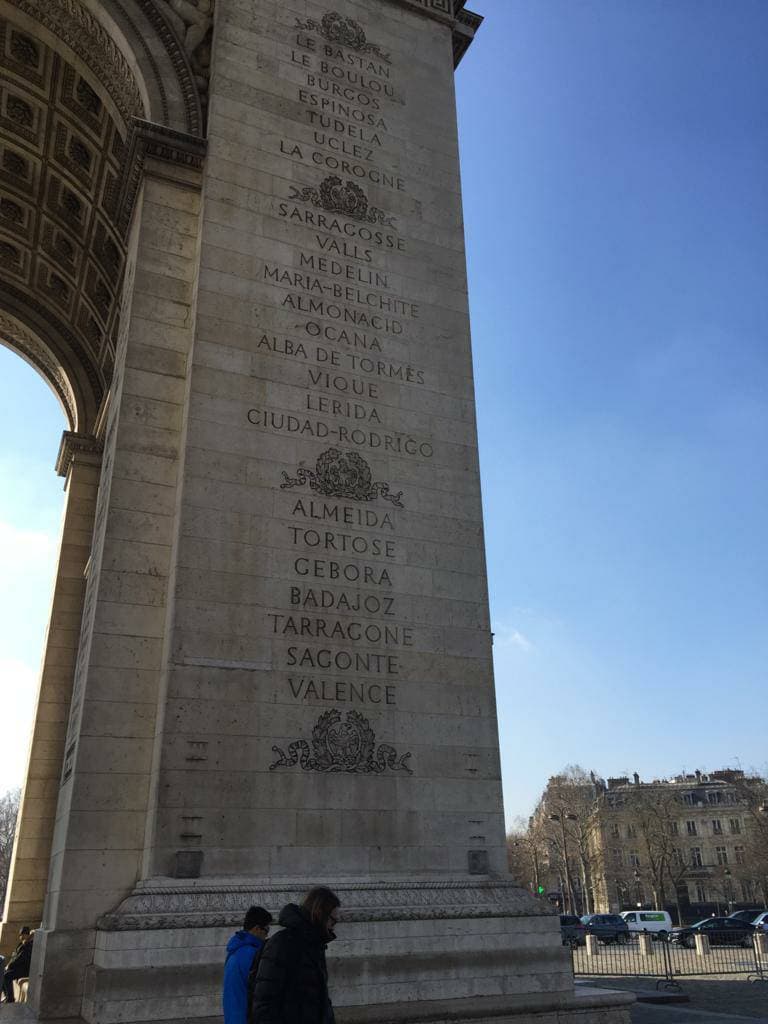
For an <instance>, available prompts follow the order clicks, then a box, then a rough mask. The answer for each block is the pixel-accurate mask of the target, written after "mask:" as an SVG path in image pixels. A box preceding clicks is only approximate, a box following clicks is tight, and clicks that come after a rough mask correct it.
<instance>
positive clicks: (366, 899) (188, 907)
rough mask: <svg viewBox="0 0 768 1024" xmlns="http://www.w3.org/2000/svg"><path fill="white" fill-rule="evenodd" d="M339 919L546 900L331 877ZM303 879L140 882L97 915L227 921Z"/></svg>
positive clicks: (496, 912) (300, 889) (457, 911)
mask: <svg viewBox="0 0 768 1024" xmlns="http://www.w3.org/2000/svg"><path fill="white" fill-rule="evenodd" d="M330 884H332V887H333V889H334V891H335V892H336V893H338V895H339V898H340V900H341V904H342V914H343V917H344V920H345V921H431V920H443V919H455V920H461V919H467V918H493V917H533V916H539V917H541V916H544V915H546V914H547V913H548V908H547V907H543V906H542V904H541V903H540V901H538V900H535V899H534V898H533V897H532V896H531V895H530V893H528V892H526V891H525V890H524V889H522V888H520V886H518V885H515V884H514V883H513V882H510V881H506V880H502V879H493V880H478V881H474V882H472V881H468V880H456V881H452V880H445V881H442V880H441V881H434V880H425V881H419V882H398V881H395V882H384V881H382V882H378V883H368V882H332V883H330ZM307 888H308V887H307V885H306V884H303V883H299V882H296V883H295V884H290V883H288V884H282V885H278V884H267V885H258V884H250V885H249V884H246V883H237V882H232V883H229V884H228V883H220V884H213V883H202V884H201V883H194V884H189V885H179V884H178V882H177V881H174V882H172V883H171V884H169V885H149V884H142V885H140V886H139V887H137V888H136V889H135V890H134V892H133V893H132V894H131V895H130V896H129V897H128V898H127V899H125V900H123V902H122V903H121V904H120V906H119V907H118V908H117V909H116V910H115V911H114V912H112V913H111V914H106V915H104V916H103V917H102V918H101V919H100V920H99V922H98V928H99V929H101V930H103V931H135V930H143V929H148V928H153V929H154V928H218V927H221V928H223V927H229V926H231V925H233V924H236V923H237V922H238V921H240V920H241V919H242V914H243V907H244V906H250V905H257V906H263V907H266V908H267V909H268V910H270V911H271V912H272V913H273V914H274V915H275V916H277V914H278V912H279V911H280V909H281V908H282V907H283V906H285V904H286V903H298V902H301V900H302V899H303V897H304V895H305V893H306V890H307Z"/></svg>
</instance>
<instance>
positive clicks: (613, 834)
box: [611, 821, 619, 839]
mask: <svg viewBox="0 0 768 1024" xmlns="http://www.w3.org/2000/svg"><path fill="white" fill-rule="evenodd" d="M611 838H612V839H618V838H619V825H618V822H615V821H614V822H613V824H612V825H611Z"/></svg>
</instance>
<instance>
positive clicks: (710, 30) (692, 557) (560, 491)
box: [0, 0, 768, 819]
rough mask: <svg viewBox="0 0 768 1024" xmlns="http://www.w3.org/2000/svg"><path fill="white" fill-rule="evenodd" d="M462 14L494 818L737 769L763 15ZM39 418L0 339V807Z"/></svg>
mask: <svg viewBox="0 0 768 1024" xmlns="http://www.w3.org/2000/svg"><path fill="white" fill-rule="evenodd" d="M469 6H471V7H474V8H475V9H477V10H478V11H479V12H480V13H482V14H485V15H486V19H487V20H486V23H485V25H484V26H483V27H482V29H481V31H480V33H479V34H478V37H477V40H476V42H475V44H474V45H473V47H472V49H471V50H470V51H469V53H468V54H467V56H466V57H465V58H464V61H463V63H462V65H461V67H460V69H459V72H458V74H457V90H458V102H459V117H460V135H461V142H462V174H463V185H464V200H465V221H466V229H467V244H468V255H469V274H470V296H471V307H472V325H473V338H474V355H475V364H476V379H477V397H478V422H479V431H480V446H481V448H480V450H481V463H482V471H483V488H484V503H485V510H486V540H487V546H488V565H489V582H490V592H491V607H492V616H493V624H494V630H495V633H496V642H495V658H496V673H497V689H498V694H499V717H500V728H501V739H502V756H503V770H504V785H505V800H506V806H507V813H508V817H509V818H510V819H511V818H513V817H514V816H515V815H518V814H523V815H525V814H527V813H529V811H530V809H531V807H532V805H533V803H534V801H535V799H536V796H537V795H538V793H539V792H540V790H541V789H542V787H543V786H544V784H545V783H546V779H547V777H548V776H549V775H550V774H552V773H554V772H556V771H558V770H559V769H560V768H562V767H563V766H564V765H565V764H567V763H571V762H578V763H580V764H582V765H584V766H585V767H587V768H594V769H595V770H596V771H599V772H602V773H603V774H605V775H611V774H624V773H627V772H632V771H639V772H640V773H641V775H643V777H656V776H659V775H665V774H673V773H676V772H678V771H680V770H682V769H683V768H687V769H688V770H692V769H693V768H695V767H701V768H703V769H713V768H717V767H721V766H723V765H731V766H733V765H735V764H736V763H739V762H740V763H741V764H742V765H743V766H744V767H750V766H751V767H756V768H758V769H761V770H766V768H767V767H768V766H767V764H766V762H767V761H768V754H766V744H765V723H766V721H767V720H768V697H767V696H766V694H767V693H768V686H767V685H766V682H767V680H766V665H768V629H766V620H767V619H768V582H767V581H768V571H767V570H768V565H767V564H766V563H767V562H768V542H767V541H766V528H765V525H764V520H765V519H766V506H767V504H768V503H767V502H766V498H767V497H768V494H767V492H768V456H766V440H767V439H768V398H767V395H768V389H767V388H766V383H767V381H766V378H767V377H768V373H767V370H768V345H767V344H766V338H767V336H768V330H767V328H768V288H766V276H767V275H766V269H767V268H768V258H767V257H768V184H767V183H768V141H767V140H768V132H767V131H766V129H767V128H768V6H767V5H766V4H765V3H764V2H763V0H759V2H750V0H730V2H726V0H721V2H717V3H715V2H710V0H691V2H686V0H674V2H673V0H665V2H654V0H642V2H638V0H601V2H587V0H582V2H576V0H526V2H518V0H472V2H470V5H469ZM63 428H64V420H63V416H62V415H61V412H60V410H59V407H58V404H57V402H56V400H55V399H54V398H53V395H52V394H51V393H50V392H49V391H48V390H47V388H46V387H45V385H44V384H42V382H41V381H40V380H39V378H38V377H37V376H36V374H35V373H34V372H33V371H32V370H30V369H29V367H27V366H26V365H25V364H24V363H22V362H21V360H19V359H18V358H17V357H14V356H11V355H10V354H8V353H7V352H6V351H5V350H3V349H2V348H0V429H2V437H3V446H2V452H1V453H0V473H2V479H3V487H2V488H1V489H0V573H2V576H3V578H5V579H7V578H11V577H13V576H14V573H18V572H19V570H20V567H21V566H22V565H23V566H26V570H25V572H24V573H23V574H21V575H16V576H15V580H16V581H15V582H14V583H12V584H11V585H10V586H6V587H5V588H4V590H3V593H2V595H1V596H0V623H2V628H3V632H4V634H5V635H3V636H2V637H0V652H2V656H1V658H0V661H1V664H0V671H2V678H3V680H4V683H5V684H6V686H7V685H8V684H9V683H13V682H14V681H15V680H18V684H19V685H18V687H17V692H18V693H19V694H20V695H21V697H20V700H19V702H18V703H15V704H13V705H12V711H11V715H12V716H13V717H12V724H13V723H14V722H16V720H17V719H18V724H17V726H16V727H14V728H11V729H8V728H5V729H4V743H3V745H2V748H0V788H4V784H6V783H7V784H11V783H12V782H14V781H17V780H18V779H20V778H21V775H22V762H23V747H24V746H25V740H22V738H21V737H23V736H24V735H25V726H24V725H23V724H22V723H23V721H24V716H25V715H27V714H28V711H29V707H30V706H31V693H32V689H33V686H34V677H35V675H36V672H37V664H38V660H39V649H40V645H41V643H42V637H43V634H44V629H45V619H46V615H47V605H48V600H49V595H50V571H51V569H52V554H51V552H52V551H54V550H55V546H56V545H55V537H56V536H57V534H58V529H59V521H60V514H61V501H62V497H63V495H62V491H61V481H60V480H59V479H58V478H57V477H56V476H55V474H54V472H53V462H54V459H55V456H56V451H57V448H58V440H59V436H60V432H61V430H62V429H63ZM4 690H5V686H4ZM5 709H6V710H7V705H5ZM4 713H5V711H4ZM9 736H10V737H12V740H11V742H8V741H7V740H6V737H9ZM20 749H21V752H20ZM14 774H15V777H14Z"/></svg>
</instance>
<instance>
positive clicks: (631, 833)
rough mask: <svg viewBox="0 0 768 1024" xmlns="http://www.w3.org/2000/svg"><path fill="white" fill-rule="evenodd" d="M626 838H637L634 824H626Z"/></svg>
mask: <svg viewBox="0 0 768 1024" xmlns="http://www.w3.org/2000/svg"><path fill="white" fill-rule="evenodd" d="M627 839H637V827H636V826H635V825H627Z"/></svg>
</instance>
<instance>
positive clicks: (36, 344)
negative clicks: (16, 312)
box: [0, 311, 77, 425]
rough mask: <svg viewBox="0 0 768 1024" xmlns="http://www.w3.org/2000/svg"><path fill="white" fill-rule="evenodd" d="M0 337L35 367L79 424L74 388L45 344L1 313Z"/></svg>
mask: <svg viewBox="0 0 768 1024" xmlns="http://www.w3.org/2000/svg"><path fill="white" fill-rule="evenodd" d="M0 336H2V337H3V339H4V341H5V342H6V343H7V344H8V345H9V346H10V347H11V348H12V349H13V350H14V351H15V352H18V353H19V354H20V355H21V356H23V357H24V358H25V359H27V360H28V361H29V362H30V363H31V364H32V365H33V366H35V367H36V368H37V369H38V370H39V371H40V373H42V374H43V376H44V377H45V379H46V380H47V381H48V382H49V384H50V385H51V387H52V388H53V390H54V391H55V392H56V394H57V395H58V397H59V400H60V401H61V403H62V405H63V406H64V409H65V411H66V414H67V419H68V420H69V422H70V423H71V424H72V425H74V424H75V423H77V401H76V399H75V393H74V391H73V390H72V386H71V385H70V383H69V380H68V379H67V376H66V374H65V373H64V372H63V370H62V369H61V367H60V366H59V364H58V363H57V362H56V361H55V360H54V359H52V358H51V355H50V353H49V352H48V350H47V349H46V348H45V346H44V345H43V343H42V342H41V341H40V340H39V339H38V338H36V337H35V336H34V334H31V333H30V332H29V331H27V330H26V329H25V328H24V327H22V326H21V324H20V323H19V322H18V321H17V320H15V319H14V318H13V317H10V316H7V315H6V314H5V313H3V312H2V311H0Z"/></svg>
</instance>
